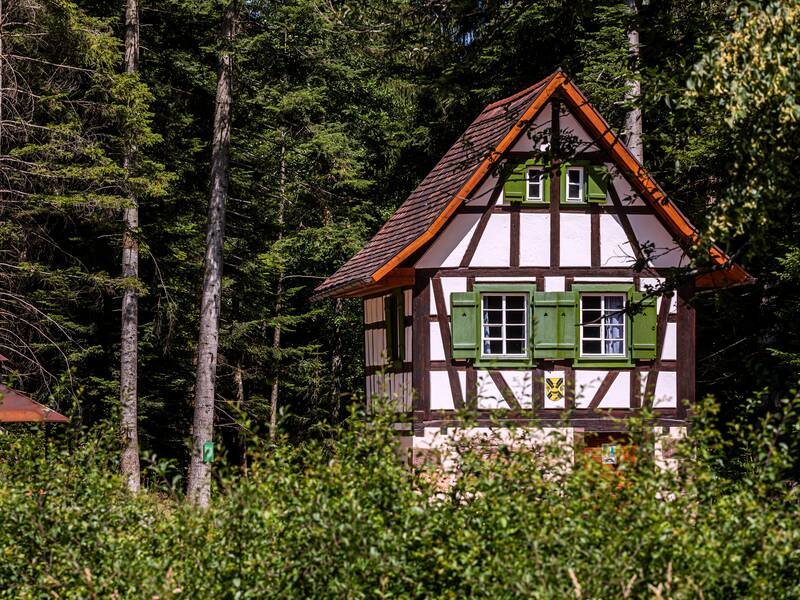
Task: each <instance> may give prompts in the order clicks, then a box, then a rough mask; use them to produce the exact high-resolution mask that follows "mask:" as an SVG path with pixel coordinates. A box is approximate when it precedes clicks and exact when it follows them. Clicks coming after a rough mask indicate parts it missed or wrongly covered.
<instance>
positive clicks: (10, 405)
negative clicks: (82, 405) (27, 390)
mask: <svg viewBox="0 0 800 600" xmlns="http://www.w3.org/2000/svg"><path fill="white" fill-rule="evenodd" d="M26 422H46V423H68V422H69V419H67V417H65V416H64V415H62V414H60V413H57V412H56V411H54V410H52V409H50V408H47V407H46V406H44V405H42V404H39V403H38V402H36V401H35V400H32V399H31V398H29V397H28V396H26V395H25V394H23V393H21V392H18V391H16V390H12V389H11V388H8V387H6V386H4V385H0V423H26Z"/></svg>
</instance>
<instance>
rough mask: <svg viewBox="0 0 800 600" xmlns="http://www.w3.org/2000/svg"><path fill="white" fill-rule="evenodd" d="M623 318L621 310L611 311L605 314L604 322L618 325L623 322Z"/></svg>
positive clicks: (623, 314)
mask: <svg viewBox="0 0 800 600" xmlns="http://www.w3.org/2000/svg"><path fill="white" fill-rule="evenodd" d="M624 319H625V313H623V312H617V313H611V314H608V315H606V323H613V324H615V325H619V324H621V323H623V322H624Z"/></svg>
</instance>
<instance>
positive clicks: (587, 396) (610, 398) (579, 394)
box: [575, 369, 631, 408]
mask: <svg viewBox="0 0 800 600" xmlns="http://www.w3.org/2000/svg"><path fill="white" fill-rule="evenodd" d="M606 374H607V371H595V370H585V369H576V370H575V407H576V408H589V404H591V402H592V398H594V395H595V392H597V390H598V388H599V387H600V385H601V384H602V383H603V379H605V376H606ZM630 389H631V388H630V373H629V372H627V371H623V372H621V373H620V374H619V375H617V378H616V379H615V380H614V383H613V384H612V385H611V387H610V388H609V390H608V393H607V394H606V395H605V398H603V400H602V401H601V402H600V406H599V408H629V407H630V405H631V400H630V396H631V394H630Z"/></svg>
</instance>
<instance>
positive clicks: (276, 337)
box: [269, 133, 286, 441]
mask: <svg viewBox="0 0 800 600" xmlns="http://www.w3.org/2000/svg"><path fill="white" fill-rule="evenodd" d="M283 136H284V138H285V136H286V134H285V133H284V134H283ZM278 176H279V181H278V240H277V241H278V242H280V241H281V240H282V239H283V223H284V215H285V212H286V145H285V142H283V141H282V142H281V154H280V167H279V173H278ZM282 314H283V267H282V266H279V267H278V286H277V289H276V290H275V328H274V329H273V331H272V352H273V355H274V360H275V373H274V375H273V377H272V390H271V391H270V396H269V439H270V440H272V441H275V438H276V437H277V436H278V386H279V384H280V379H279V377H280V372H281V369H280V364H281V359H280V352H281V321H280V319H281V316H282Z"/></svg>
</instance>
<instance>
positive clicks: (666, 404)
mask: <svg viewBox="0 0 800 600" xmlns="http://www.w3.org/2000/svg"><path fill="white" fill-rule="evenodd" d="M677 397H678V377H677V373H675V372H674V371H662V372H660V373H659V374H658V381H657V382H656V393H655V394H654V396H653V408H677V406H678V401H677Z"/></svg>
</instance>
